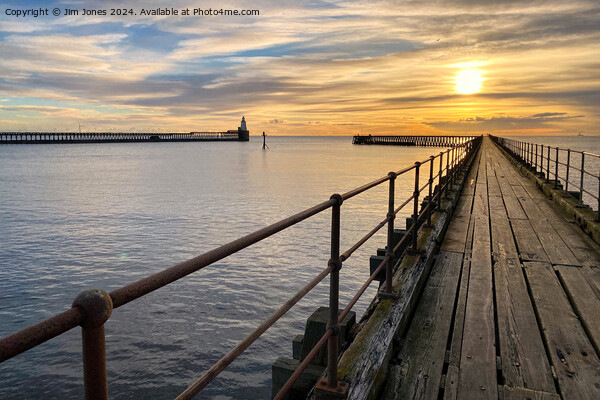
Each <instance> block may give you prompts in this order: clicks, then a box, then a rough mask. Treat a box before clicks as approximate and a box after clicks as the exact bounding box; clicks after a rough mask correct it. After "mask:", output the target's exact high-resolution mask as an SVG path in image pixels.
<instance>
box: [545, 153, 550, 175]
mask: <svg viewBox="0 0 600 400" xmlns="http://www.w3.org/2000/svg"><path fill="white" fill-rule="evenodd" d="M546 182H550V145H548V160H546Z"/></svg>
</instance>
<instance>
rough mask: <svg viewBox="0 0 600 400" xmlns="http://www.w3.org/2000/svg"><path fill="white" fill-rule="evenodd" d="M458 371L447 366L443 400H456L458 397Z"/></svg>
mask: <svg viewBox="0 0 600 400" xmlns="http://www.w3.org/2000/svg"><path fill="white" fill-rule="evenodd" d="M458 375H459V369H458V367H456V366H454V365H448V371H446V385H445V386H444V400H456V399H457V396H458Z"/></svg>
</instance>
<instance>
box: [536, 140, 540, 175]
mask: <svg viewBox="0 0 600 400" xmlns="http://www.w3.org/2000/svg"><path fill="white" fill-rule="evenodd" d="M538 166H539V163H538V144H537V143H536V144H535V173H536V174H537V172H538V170H537V169H538Z"/></svg>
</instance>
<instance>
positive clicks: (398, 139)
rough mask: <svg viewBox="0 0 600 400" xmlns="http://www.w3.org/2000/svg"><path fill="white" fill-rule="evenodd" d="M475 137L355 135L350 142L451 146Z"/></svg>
mask: <svg viewBox="0 0 600 400" xmlns="http://www.w3.org/2000/svg"><path fill="white" fill-rule="evenodd" d="M476 137H477V136H422V135H421V136H420V135H368V136H361V135H356V136H354V137H353V138H352V144H377V145H386V146H438V147H452V146H456V145H459V144H463V143H466V142H468V141H470V140H473V139H475V138H476Z"/></svg>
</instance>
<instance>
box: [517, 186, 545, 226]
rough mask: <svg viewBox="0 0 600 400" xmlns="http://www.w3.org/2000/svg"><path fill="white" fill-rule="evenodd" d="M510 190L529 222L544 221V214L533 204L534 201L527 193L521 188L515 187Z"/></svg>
mask: <svg viewBox="0 0 600 400" xmlns="http://www.w3.org/2000/svg"><path fill="white" fill-rule="evenodd" d="M512 188H513V191H514V192H515V195H516V196H517V199H518V200H519V203H521V207H523V210H524V211H525V214H526V215H527V218H528V219H529V220H530V221H533V220H537V221H543V220H546V216H545V215H544V213H543V212H542V211H541V210H540V209H539V208H538V206H537V205H536V204H535V201H534V200H533V199H532V198H531V196H529V193H527V191H526V190H525V188H524V187H523V186H521V185H515V186H513V187H512Z"/></svg>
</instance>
